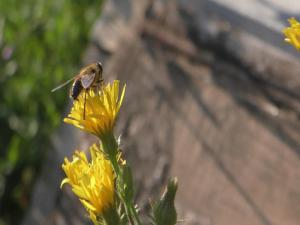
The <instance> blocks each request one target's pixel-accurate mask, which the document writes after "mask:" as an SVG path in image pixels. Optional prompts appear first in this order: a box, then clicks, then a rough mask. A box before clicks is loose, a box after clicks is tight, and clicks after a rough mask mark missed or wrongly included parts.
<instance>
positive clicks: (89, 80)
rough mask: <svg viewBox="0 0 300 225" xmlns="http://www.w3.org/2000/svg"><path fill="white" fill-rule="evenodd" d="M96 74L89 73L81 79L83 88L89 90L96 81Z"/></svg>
mask: <svg viewBox="0 0 300 225" xmlns="http://www.w3.org/2000/svg"><path fill="white" fill-rule="evenodd" d="M95 76H96V73H88V74H86V75H83V76H82V77H81V79H80V81H81V84H82V87H83V88H85V89H86V88H89V87H91V85H92V84H93V82H94V80H95Z"/></svg>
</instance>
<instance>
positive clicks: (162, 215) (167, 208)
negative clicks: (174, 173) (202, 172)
mask: <svg viewBox="0 0 300 225" xmlns="http://www.w3.org/2000/svg"><path fill="white" fill-rule="evenodd" d="M177 187H178V181H177V178H176V177H175V178H173V179H171V180H169V182H168V186H167V188H166V190H165V192H164V193H163V195H162V197H161V199H160V200H159V201H157V202H156V203H155V204H154V206H153V208H152V220H153V224H155V225H174V224H176V222H177V213H176V209H175V205H174V200H175V195H176V191H177Z"/></svg>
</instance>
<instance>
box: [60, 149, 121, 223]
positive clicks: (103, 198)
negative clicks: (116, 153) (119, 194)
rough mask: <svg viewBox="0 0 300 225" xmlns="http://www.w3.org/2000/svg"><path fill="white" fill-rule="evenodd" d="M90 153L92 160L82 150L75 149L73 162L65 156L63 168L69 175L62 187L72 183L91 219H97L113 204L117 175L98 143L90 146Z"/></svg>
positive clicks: (73, 189)
mask: <svg viewBox="0 0 300 225" xmlns="http://www.w3.org/2000/svg"><path fill="white" fill-rule="evenodd" d="M90 153H91V162H89V161H88V160H87V157H86V155H85V153H84V152H80V151H75V154H74V155H73V159H72V161H71V162H70V161H69V160H68V159H67V158H65V160H64V163H63V165H62V168H63V170H64V171H65V173H66V176H67V177H66V178H65V179H64V180H63V181H62V183H61V187H62V186H63V185H64V184H66V183H68V184H70V185H71V187H72V191H73V192H74V194H75V195H76V196H77V197H78V198H79V200H80V201H81V203H82V204H83V205H84V207H85V208H86V209H87V211H88V212H89V214H90V217H91V219H92V220H95V218H97V216H101V215H103V213H104V212H105V211H106V210H107V209H109V208H110V207H112V205H113V202H114V191H115V190H114V180H115V175H114V172H113V168H112V165H111V163H110V161H109V160H107V159H106V158H105V156H104V153H103V152H102V151H101V150H100V149H99V147H98V146H97V145H93V146H92V147H90Z"/></svg>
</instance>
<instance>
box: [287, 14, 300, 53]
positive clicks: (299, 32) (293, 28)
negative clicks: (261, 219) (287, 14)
mask: <svg viewBox="0 0 300 225" xmlns="http://www.w3.org/2000/svg"><path fill="white" fill-rule="evenodd" d="M289 23H290V27H287V28H285V29H284V30H283V33H284V35H285V36H286V38H285V39H284V40H285V41H286V42H288V43H290V44H291V45H293V46H294V47H295V48H296V49H297V50H300V23H299V22H298V21H297V20H296V19H295V18H290V19H289Z"/></svg>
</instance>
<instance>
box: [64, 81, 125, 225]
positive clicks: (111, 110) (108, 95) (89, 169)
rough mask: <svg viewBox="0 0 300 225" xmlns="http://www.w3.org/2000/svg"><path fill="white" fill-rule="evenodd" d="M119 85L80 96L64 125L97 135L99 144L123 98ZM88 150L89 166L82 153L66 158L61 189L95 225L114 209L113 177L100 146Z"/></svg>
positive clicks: (114, 119)
mask: <svg viewBox="0 0 300 225" xmlns="http://www.w3.org/2000/svg"><path fill="white" fill-rule="evenodd" d="M119 83H120V82H119V81H117V80H115V81H114V82H113V84H112V85H111V84H107V85H106V86H103V87H102V89H101V90H100V91H98V92H96V91H94V90H93V89H91V90H87V93H81V94H80V95H79V97H78V100H76V101H74V104H73V107H72V109H71V113H70V114H69V115H68V117H67V118H65V119H64V122H66V123H69V124H72V125H74V126H75V127H78V128H80V129H82V130H84V131H86V132H89V133H92V134H94V135H96V136H97V137H99V138H100V140H102V142H103V139H105V137H106V136H112V135H113V128H114V125H115V121H116V119H117V116H118V113H119V110H120V107H121V105H122V102H123V98H124V95H125V86H124V87H123V90H122V93H121V96H120V97H119ZM85 94H86V96H84V95H85ZM84 107H85V109H84ZM83 112H85V116H83ZM113 147H114V148H115V147H116V146H113ZM89 150H90V154H91V160H90V162H89V161H88V159H87V156H86V154H85V153H84V152H83V151H75V153H74V155H73V158H72V161H69V160H68V159H67V158H65V160H64V163H63V165H62V168H63V170H64V172H65V174H66V178H65V179H64V180H63V181H62V183H61V187H62V186H63V185H64V184H69V185H70V186H71V187H72V191H73V192H74V194H75V195H76V196H77V197H78V198H79V200H80V201H81V203H82V204H83V205H84V207H85V208H86V210H87V211H88V213H89V216H90V218H91V219H92V221H93V222H94V224H98V223H99V220H98V218H100V217H101V216H103V215H105V213H106V212H109V211H111V209H112V208H114V207H115V206H114V201H115V193H116V191H115V185H116V184H115V179H116V174H115V171H114V168H113V165H112V162H111V161H110V160H109V158H108V154H107V152H105V151H104V150H103V147H102V146H101V145H100V144H98V145H96V144H94V145H93V146H91V147H90V149H89ZM115 152H117V151H115ZM116 157H117V159H118V161H121V162H124V161H122V159H120V154H119V153H118V154H117V155H116ZM121 164H122V163H121Z"/></svg>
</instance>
